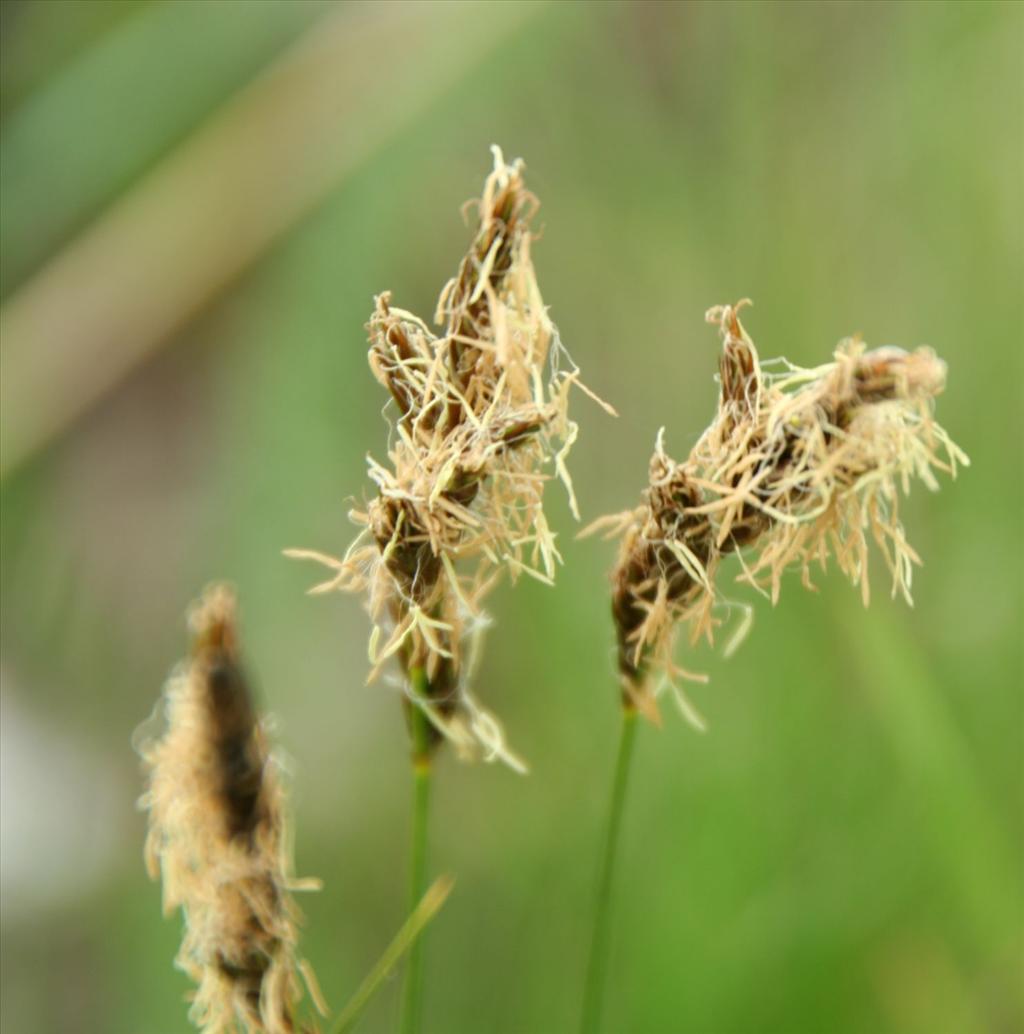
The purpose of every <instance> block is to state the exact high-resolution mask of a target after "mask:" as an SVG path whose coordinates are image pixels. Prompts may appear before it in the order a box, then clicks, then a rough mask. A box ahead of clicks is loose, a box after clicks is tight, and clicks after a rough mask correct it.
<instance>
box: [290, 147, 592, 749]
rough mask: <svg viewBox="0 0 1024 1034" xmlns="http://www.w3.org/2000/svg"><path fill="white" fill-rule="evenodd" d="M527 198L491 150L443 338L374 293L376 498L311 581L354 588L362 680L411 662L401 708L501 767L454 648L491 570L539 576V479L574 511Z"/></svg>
mask: <svg viewBox="0 0 1024 1034" xmlns="http://www.w3.org/2000/svg"><path fill="white" fill-rule="evenodd" d="M536 208H537V201H536V199H535V198H534V197H533V195H532V194H530V193H529V192H528V191H527V190H526V187H525V185H524V182H523V168H522V164H521V163H520V162H516V163H514V164H512V165H507V164H505V162H504V160H503V159H502V157H501V153H500V151H498V150H497V149H495V162H494V169H493V171H492V173H491V174H490V176H488V178H487V181H486V183H485V185H484V190H483V195H482V197H481V199H480V200H479V202H478V203H477V210H478V225H477V229H476V234H475V238H474V240H473V243H472V245H471V247H470V249H469V252H468V253H467V255H466V256H465V258H464V259H463V260H462V263H461V265H460V267H459V271H458V273H457V275H456V276H455V277H454V278H453V279H452V280H450V281H449V282H448V283H447V284H446V286H445V287H444V289H443V290H442V292H441V296H440V299H439V301H438V306H437V314H436V317H435V318H436V321H437V322H438V323H440V324H441V325H443V327H444V332H443V334H442V335H441V336H436V335H435V334H434V333H433V332H432V331H431V330H430V329H429V328H428V327H427V325H426V323H425V322H424V321H423V320H421V319H419V318H418V317H416V316H413V315H412V314H411V313H408V312H405V311H404V310H401V309H398V308H395V307H394V306H393V305H392V302H391V295H390V294H389V293H384V294H382V295H380V296H379V297H378V298H377V299H376V307H375V310H374V313H373V315H372V316H371V318H370V322H369V324H368V327H367V329H368V331H369V335H370V353H369V362H370V368H371V370H372V371H373V374H374V376H375V377H376V378H377V380H378V381H379V382H380V383H381V384H382V385H383V386H384V387H385V388H387V390H388V391H389V392H390V394H391V397H392V399H393V400H394V403H395V406H396V407H397V411H398V419H397V421H396V424H395V427H394V433H393V440H392V446H391V449H390V451H389V453H388V462H387V463H386V464H382V463H377V462H374V461H372V460H371V461H370V477H371V479H372V480H373V481H374V482H375V483H376V485H377V487H378V495H377V497H376V498H375V499H373V500H372V501H371V502H370V504H369V505H368V507H367V508H366V510H365V511H363V512H354V513H353V514H352V518H353V520H354V521H355V523H356V524H358V525H360V526H361V527H362V529H363V531H362V533H361V535H360V536H359V538H358V539H357V540H356V542H355V543H354V544H353V546H352V548H351V549H350V550H349V552H348V553H347V554H346V556H345V557H344V559H342V560H339V561H333V560H331V559H330V558H328V559H327V563H328V564H329V565H330V566H331V567H332V569H333V571H334V572H335V573H334V576H333V577H332V578H331V579H330V580H329V581H328V582H326V583H324V585H323V586H322V587H321V588H323V589H334V588H337V589H343V590H350V591H356V592H363V591H365V592H366V593H367V595H368V600H369V610H370V614H371V617H372V618H373V621H374V629H373V633H372V635H371V639H370V660H371V665H372V671H371V678H372V677H373V676H374V675H376V674H377V672H378V671H379V670H380V669H381V667H382V666H383V665H384V664H385V663H386V662H387V661H388V659H389V658H391V657H397V658H398V659H399V661H400V662H401V665H402V667H403V669H404V670H405V671H406V672H408V671H411V670H412V669H414V668H423V669H424V670H425V671H426V675H427V678H428V680H429V683H430V696H429V699H428V700H426V701H423V700H417V701H416V703H417V704H418V705H419V706H423V707H424V708H425V710H426V711H427V714H428V717H429V718H430V721H431V723H432V728H433V729H434V730H435V734H436V735H437V736H442V735H446V736H448V737H449V738H450V739H452V740H454V741H455V742H456V744H457V745H458V746H460V747H461V748H463V751H464V752H468V753H470V754H477V755H482V756H483V757H485V758H488V759H495V758H497V759H502V760H505V761H507V762H509V763H511V764H513V766H518V765H519V762H518V761H517V760H516V759H515V757H514V756H513V755H512V754H510V753H509V752H508V750H507V748H506V746H505V743H504V738H503V736H502V733H501V727H500V725H499V724H498V723H497V721H496V720H495V719H494V718H493V716H492V715H490V714H488V713H487V712H486V711H484V710H483V709H482V708H481V707H480V706H479V705H478V704H477V703H476V701H475V699H474V698H473V696H472V694H471V693H470V691H469V689H468V686H467V684H466V675H467V671H466V667H467V665H466V663H465V659H464V654H466V653H467V652H470V651H467V650H466V642H467V639H468V640H470V641H471V640H472V639H473V638H474V637H475V636H476V635H478V634H479V632H480V631H481V630H482V629H483V628H484V627H485V625H486V616H485V614H484V612H483V602H484V598H485V596H486V595H487V593H488V592H489V590H490V589H491V588H492V586H493V585H494V583H495V579H496V575H497V574H498V573H499V572H500V571H501V570H507V571H508V572H509V573H510V574H511V576H512V578H513V579H514V578H516V577H518V575H520V574H523V573H525V574H529V575H531V576H533V577H536V578H538V579H540V580H541V581H544V582H551V580H552V579H553V577H554V573H555V566H556V564H557V563H558V562H559V561H560V559H561V558H560V557H559V554H558V550H557V549H556V547H555V539H554V535H553V534H552V532H551V531H550V529H549V527H548V524H547V521H546V520H545V517H544V510H543V492H544V485H545V483H546V481H548V480H550V479H551V478H552V477H553V476H557V477H559V478H561V479H562V481H563V482H564V483H565V485H566V488H567V489H568V491H569V493H570V501H571V504H572V507H573V509H574V510H575V502H574V500H572V488H571V482H570V480H569V476H568V471H567V470H566V467H565V463H564V460H565V455H566V453H567V452H568V448H569V446H571V444H572V442H573V441H574V439H575V435H576V427H575V425H574V424H573V423H572V422H571V421H570V420H569V418H568V394H569V390H570V387H571V386H572V385H573V384H574V383H577V371H576V370H575V368H573V369H572V370H571V371H570V372H565V371H562V370H560V369H559V366H558V362H559V360H560V359H565V358H567V357H566V356H565V353H564V351H563V350H562V349H561V346H560V345H559V342H558V337H557V333H556V331H555V328H554V326H553V325H552V323H551V321H550V320H549V318H548V315H547V310H546V308H545V306H544V302H543V300H542V298H541V295H540V290H539V288H538V286H537V280H536V275H535V273H534V268H533V264H532V262H531V260H530V242H531V231H530V226H529V223H530V219H531V217H532V216H533V214H534V212H535V210H536ZM552 468H553V469H552ZM292 552H293V555H299V556H310V555H311V554H309V553H308V552H301V551H292Z"/></svg>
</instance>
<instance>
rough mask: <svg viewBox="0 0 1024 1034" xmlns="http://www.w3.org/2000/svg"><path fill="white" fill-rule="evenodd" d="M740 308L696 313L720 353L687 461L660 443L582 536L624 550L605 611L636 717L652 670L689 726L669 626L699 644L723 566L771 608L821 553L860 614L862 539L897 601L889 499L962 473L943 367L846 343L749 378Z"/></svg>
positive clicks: (896, 550)
mask: <svg viewBox="0 0 1024 1034" xmlns="http://www.w3.org/2000/svg"><path fill="white" fill-rule="evenodd" d="M744 304H746V303H745V302H741V303H739V304H738V305H735V306H719V307H716V308H714V309H711V310H709V312H708V314H707V319H708V321H709V322H711V323H714V324H716V325H718V326H719V328H720V331H721V334H722V339H723V346H722V356H721V360H720V364H719V382H720V391H719V400H718V411H717V413H716V415H715V419H714V420H713V421H712V423H711V425H710V426H709V427H708V429H707V430H706V431H705V432H704V434H703V435H702V436H701V438H700V440H699V441H698V442H697V444H696V445H695V446H694V448H693V450H692V452H691V453H690V455H689V457H688V459H687V460H686V462H685V463H676V462H675V461H674V460H673V459H671V458H670V457H669V456H668V455H667V454H666V453H665V451H664V447H663V444H662V435H661V434H659V436H658V442H657V446H656V449H655V453H654V456H653V458H652V460H651V468H650V479H649V485H648V488H647V490H646V492H645V493H644V502H643V505H641V506H640V507H639V508H638V509H636V510H634V511H629V512H627V513H624V514H618V515H613V516H612V517H606V518H601V519H600V520H598V521H596V522H594V524H592V525H591V526H590V527H589V528H587V529H585V532H584V534H586V533H588V532H590V531H593V530H597V529H598V528H604V529H606V530H608V531H609V533H610V534H621V535H622V537H623V538H622V546H621V550H620V554H619V560H618V563H617V565H616V568H615V571H614V574H613V586H614V588H613V598H612V613H613V618H614V622H615V627H616V634H617V638H618V652H619V670H620V673H621V677H622V684H623V692H624V696H625V699H626V700H627V701H629V702H630V703H631V704H632V705H633V706H639V707H641V708H643V709H644V710H645V712H646V713H648V714H650V715H653V714H654V713H656V712H655V707H654V704H653V699H652V690H651V686H650V682H651V678H650V675H651V672H652V671H656V672H660V673H663V674H664V675H665V676H666V677H667V679H666V681H667V684H668V685H670V686H671V688H672V689H673V690H674V691H675V692H676V695H677V699H679V700H680V701H681V703H683V706H684V710H686V711H687V712H688V713H687V717H689V718H691V719H692V718H694V717H695V714H694V712H692V710H690V709H689V705H688V704H686V702H685V697H683V696H682V693H681V690H679V688H678V687H677V686H675V684H674V683H672V676H674V675H683V676H686V675H687V673H686V672H683V671H682V670H681V669H679V668H677V667H676V666H675V664H674V663H673V660H672V652H673V644H674V640H675V633H676V629H677V627H678V626H679V625H680V624H688V625H689V628H690V634H691V639H692V640H693V641H696V640H697V639H699V638H701V637H706V638H707V639H708V640H709V641H710V640H712V638H713V633H714V630H715V627H716V626H717V625H718V623H719V620H718V617H717V616H716V610H717V609H718V608H720V607H721V606H722V605H723V601H722V599H721V597H720V595H719V593H718V590H717V587H716V581H715V578H716V574H717V571H718V566H719V562H720V560H721V558H722V557H723V556H725V555H727V554H731V553H736V554H737V555H738V556H739V559H740V563H741V566H742V568H743V571H742V574H741V575H740V580H741V581H745V582H748V583H750V584H752V585H754V586H755V587H758V588H761V589H762V590H768V591H769V592H770V596H771V599H772V600H773V602H774V601H775V600H777V599H778V596H779V591H780V587H781V578H782V574H783V572H784V571H785V570H787V569H788V568H790V567H798V568H800V569H801V572H802V576H803V581H804V584H805V585H807V586H808V587H811V588H813V584H812V582H811V577H810V567H811V565H812V563H814V562H818V563H820V564H821V565H822V567H824V565H825V563H826V560H827V557H828V555H829V553H833V554H834V555H835V557H836V559H837V562H838V564H839V567H840V568H841V570H842V571H843V572H844V573H845V574H846V575H847V576H848V577H849V578H850V579H851V581H852V582H853V583H854V584H855V585H857V584H859V585H860V586H861V590H862V594H863V598H864V602H865V603H867V601H868V565H867V536H868V534H870V535H871V536H872V537H873V538H874V540H875V541H876V543H877V544H878V546H879V548H880V550H881V552H882V555H883V557H884V559H885V562H886V565H887V566H888V568H889V571H890V574H891V575H892V591H893V594H894V595H895V594H897V593H901V594H902V595H903V596H904V597H905V598H906V599H907V601H908V602H910V599H911V598H910V583H911V571H912V567H913V565H914V564H916V563H919V562H920V561H919V559H918V557H917V554H916V553H915V552H914V550H913V549H912V548H911V546H910V545H909V543H908V542H907V540H906V536H905V534H904V530H903V526H902V524H901V523H900V520H899V494H900V493H899V489H900V488H902V490H903V491H904V492H906V491H907V490H908V489H909V483H910V479H911V478H912V477H918V478H920V479H921V480H922V481H924V482H925V484H926V485H928V487H930V488H936V487H937V482H936V479H935V476H934V471H936V470H941V471H944V472H946V473H949V474H950V475H953V476H955V474H956V468H957V464H964V465H966V464H967V462H968V460H967V457H966V456H965V455H964V454H963V452H962V451H961V450H960V449H959V448H958V447H957V446H956V445H955V444H954V443H953V441H952V440H951V439H950V438H949V436H948V434H946V432H945V431H944V430H943V429H942V428H941V427H940V426H939V425H938V424H937V423H936V422H935V421H934V420H933V419H932V408H933V399H934V397H935V396H936V395H938V394H939V393H940V392H941V391H942V390H943V388H944V386H945V376H946V367H945V364H944V363H943V362H942V361H941V360H939V359H938V358H937V357H936V356H935V354H934V353H933V352H932V351H931V350H930V349H927V348H919V349H917V350H916V351H915V352H912V353H908V352H904V351H903V350H902V349H899V348H893V347H886V348H878V349H873V350H871V351H868V350H867V349H866V348H865V346H864V345H863V344H862V343H860V342H859V341H856V340H847V341H844V342H842V343H841V344H840V346H839V348H838V349H837V350H836V352H835V356H834V361H833V362H831V363H828V364H826V365H824V366H821V367H819V368H817V369H814V370H803V369H800V368H798V367H795V366H793V365H791V364H790V363H788V362H786V361H785V360H779V361H775V362H774V363H762V362H761V361H760V360H759V358H758V354H757V350H756V348H755V346H754V343H753V342H752V341H751V340H750V338H749V337H748V336H747V333H746V331H745V330H744V329H743V326H742V324H741V323H740V320H739V315H738V313H739V310H740V308H741V307H742V306H743V305H744ZM776 368H778V372H768V371H769V370H774V369H776ZM744 550H746V551H749V554H750V558H749V559H747V558H746V556H745V555H743V553H742V551H744ZM655 692H656V690H655Z"/></svg>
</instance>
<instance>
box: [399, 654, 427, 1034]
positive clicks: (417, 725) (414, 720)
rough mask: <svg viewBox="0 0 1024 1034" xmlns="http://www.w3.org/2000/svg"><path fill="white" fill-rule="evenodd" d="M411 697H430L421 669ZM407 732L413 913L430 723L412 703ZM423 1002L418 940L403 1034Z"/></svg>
mask: <svg viewBox="0 0 1024 1034" xmlns="http://www.w3.org/2000/svg"><path fill="white" fill-rule="evenodd" d="M409 681H410V683H411V688H412V693H413V696H414V697H423V698H426V697H429V695H430V686H429V683H428V682H427V673H426V672H425V671H424V669H423V668H413V669H412V670H411V671H410V672H409ZM409 729H410V732H411V735H412V771H413V807H412V840H411V843H410V865H409V907H410V909H415V908H416V905H417V903H418V902H419V900H420V899H421V898H422V897H423V890H424V885H425V884H426V879H427V825H428V821H429V818H430V781H431V780H430V776H431V763H430V722H429V720H428V718H427V716H426V714H425V713H424V712H423V710H422V709H421V708H420V707H418V706H416V704H415V703H414V704H413V705H412V706H411V707H410V708H409ZM422 1001H423V945H422V941H420V940H417V941H416V942H415V943H414V944H413V945H412V948H411V949H410V951H409V964H408V967H407V969H406V972H405V988H404V991H403V997H402V1022H401V1030H402V1032H403V1034H416V1031H417V1030H419V1026H420V1012H421V1010H422Z"/></svg>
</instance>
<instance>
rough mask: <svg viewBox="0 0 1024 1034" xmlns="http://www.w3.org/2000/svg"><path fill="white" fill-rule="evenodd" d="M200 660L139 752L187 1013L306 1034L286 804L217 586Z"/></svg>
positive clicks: (152, 846)
mask: <svg viewBox="0 0 1024 1034" xmlns="http://www.w3.org/2000/svg"><path fill="white" fill-rule="evenodd" d="M190 623H191V626H192V630H193V637H194V638H193V646H192V653H191V656H190V658H189V660H188V661H187V663H186V664H185V665H184V667H183V668H182V670H181V671H180V672H178V673H177V674H176V675H175V676H174V677H173V678H172V679H171V680H170V681H169V682H168V684H167V687H166V689H165V692H164V707H165V710H166V714H167V728H166V730H165V732H164V733H163V735H162V736H161V737H159V738H157V739H155V740H150V741H149V742H146V743H144V744H143V745H142V747H141V750H142V755H143V758H144V761H145V764H146V768H147V770H148V788H147V791H146V794H145V795H144V797H143V798H142V804H143V805H144V806H145V807H146V808H147V809H148V812H149V831H148V835H147V838H146V862H147V867H148V869H149V872H150V875H151V876H152V877H153V878H154V879H157V878H160V877H162V879H163V902H164V911H165V913H167V914H170V913H171V912H173V911H174V910H175V909H178V908H180V909H181V911H182V913H183V916H184V920H185V933H184V937H183V939H182V943H181V950H180V952H179V954H178V957H177V960H176V962H177V965H178V966H179V968H181V969H182V970H184V971H185V973H187V974H188V975H189V977H191V978H192V979H193V980H194V981H195V982H196V984H197V985H198V987H197V990H196V992H195V995H194V999H193V1004H192V1008H191V1012H190V1018H191V1019H192V1021H193V1022H194V1023H195V1025H196V1026H197V1027H198V1028H199V1029H200V1030H202V1031H205V1032H208V1034H215V1032H216V1034H219V1032H227V1031H241V1032H243V1034H294V1032H298V1031H303V1032H308V1031H309V1030H310V1029H311V1028H310V1027H309V1026H303V1025H302V1024H301V1023H300V1022H299V1021H298V1020H297V1019H296V1008H297V1005H298V1003H299V1000H300V999H301V997H302V993H303V987H304V986H305V987H308V988H309V990H310V992H311V995H312V997H313V1000H314V1002H315V1003H316V1004H317V1008H318V1009H319V1010H320V1011H321V1012H323V1011H324V1010H323V1008H322V1003H321V1001H320V997H319V992H318V991H317V989H316V984H315V981H314V978H313V975H312V971H311V970H310V969H309V967H308V965H307V964H306V963H305V962H304V961H301V960H299V959H298V956H297V937H298V935H297V931H296V922H297V919H298V913H297V910H296V908H295V906H294V904H293V902H292V896H291V892H292V891H293V890H297V889H311V888H312V887H313V886H315V885H316V881H308V880H307V881H298V880H295V879H294V878H293V877H292V876H291V872H290V860H289V857H288V847H289V845H288V830H287V823H286V811H285V797H284V791H283V788H282V785H281V776H280V772H279V765H278V763H277V761H276V760H275V758H274V757H273V756H272V755H271V754H270V752H269V748H268V746H267V735H266V731H265V728H264V726H263V724H262V723H261V722H260V720H259V719H258V717H257V715H256V713H255V711H254V708H253V703H252V699H251V696H250V692H249V689H248V686H247V683H246V679H245V675H244V673H243V671H242V669H241V666H240V662H239V654H238V642H237V632H236V626H235V598H234V595H233V594H232V592H231V591H230V590H229V589H227V588H225V587H223V586H215V587H213V588H211V589H210V590H209V591H208V592H207V593H206V595H205V596H204V597H203V599H202V600H201V601H200V602H199V603H198V604H197V605H196V607H195V608H194V609H193V611H192V613H191V615H190Z"/></svg>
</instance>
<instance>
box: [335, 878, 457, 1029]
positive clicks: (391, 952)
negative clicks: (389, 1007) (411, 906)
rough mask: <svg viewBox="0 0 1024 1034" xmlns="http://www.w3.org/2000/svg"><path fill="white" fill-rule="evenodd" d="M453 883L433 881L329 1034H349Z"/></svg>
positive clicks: (441, 903) (449, 879) (443, 899)
mask: <svg viewBox="0 0 1024 1034" xmlns="http://www.w3.org/2000/svg"><path fill="white" fill-rule="evenodd" d="M453 883H454V881H453V880H452V878H451V877H450V876H439V877H438V878H437V879H436V880H434V882H433V884H432V885H431V887H430V890H428V891H427V892H426V894H424V895H423V897H422V899H421V900H420V903H419V904H418V905H417V906H416V908H415V910H414V911H413V913H412V915H410V916H409V918H408V919H406V921H405V923H404V924H403V925H402V929H401V930H399V931H398V933H397V934H396V935H395V939H394V940H393V941H392V942H391V943H390V944H389V945H388V946H387V948H385V949H384V954H383V955H381V957H380V958H379V959H378V960H377V964H376V965H375V966H374V967H373V969H371V970H370V972H369V973H368V974H367V975H366V979H365V980H364V981H363V982H362V983H361V984H360V985H359V989H358V990H357V991H356V993H355V994H354V995H353V996H352V998H351V1000H350V1001H349V1003H348V1005H346V1006H345V1008H344V1009H343V1010H342V1011H341V1013H340V1014H339V1016H338V1018H337V1020H335V1023H334V1026H333V1027H332V1028H331V1034H349V1031H351V1030H352V1029H353V1028H354V1027H355V1025H356V1021H357V1020H358V1019H359V1017H360V1016H361V1015H362V1013H363V1010H364V1009H365V1008H366V1006H367V1004H368V1003H369V1001H370V999H371V998H373V996H374V995H375V994H376V993H377V990H378V989H379V988H380V986H381V984H383V983H384V981H385V980H386V979H387V977H388V974H389V973H390V972H391V971H392V970H393V969H394V968H395V966H396V965H397V964H398V960H399V959H400V958H401V957H402V955H403V954H404V953H405V952H406V951H407V950H408V948H409V947H410V946H411V945H414V944H416V939H417V938H418V937H419V935H420V934H421V933H422V932H423V928H424V927H425V926H426V925H427V923H429V922H430V920H431V919H433V918H434V916H435V915H436V914H437V912H438V909H440V907H441V906H442V905H443V904H444V903H445V899H446V898H447V897H448V895H449V893H450V892H451V889H452V885H453Z"/></svg>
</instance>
